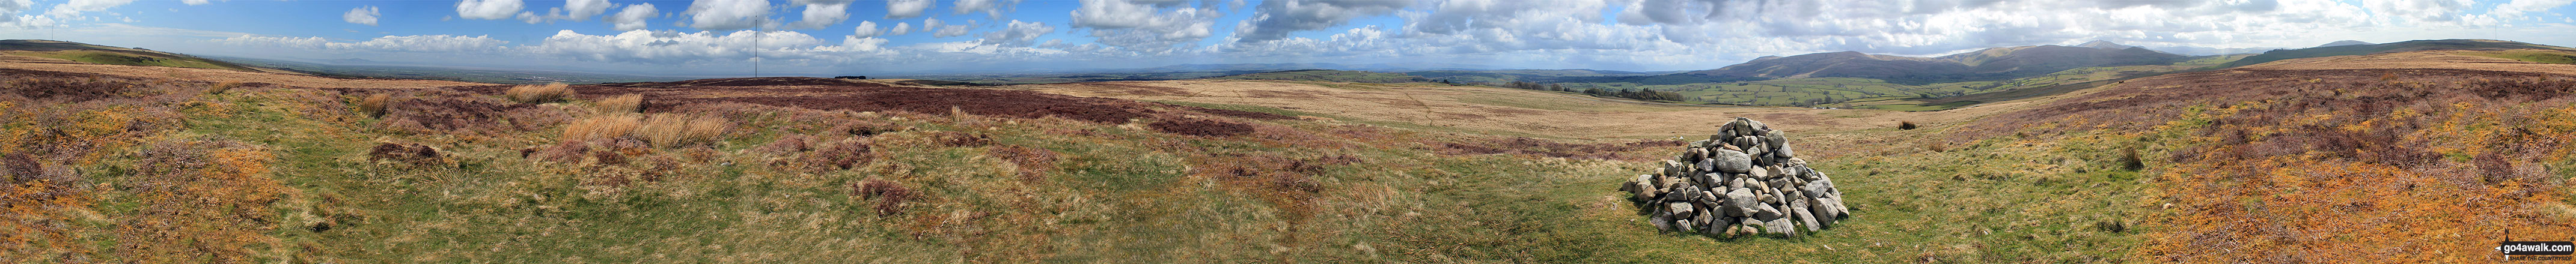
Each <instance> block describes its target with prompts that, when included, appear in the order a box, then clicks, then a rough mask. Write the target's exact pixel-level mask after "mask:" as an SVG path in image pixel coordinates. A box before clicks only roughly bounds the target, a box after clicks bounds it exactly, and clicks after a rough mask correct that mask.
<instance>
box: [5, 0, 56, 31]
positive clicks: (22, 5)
mask: <svg viewBox="0 0 2576 264" xmlns="http://www.w3.org/2000/svg"><path fill="white" fill-rule="evenodd" d="M35 5H36V3H35V2H33V1H28V0H0V25H5V26H10V27H35V26H43V25H46V24H52V23H51V20H50V19H46V21H44V22H42V23H41V24H37V23H32V22H38V21H30V20H37V17H35V16H26V15H21V16H16V17H11V16H9V14H17V13H18V12H20V11H26V10H27V9H29V8H34V7H35Z"/></svg>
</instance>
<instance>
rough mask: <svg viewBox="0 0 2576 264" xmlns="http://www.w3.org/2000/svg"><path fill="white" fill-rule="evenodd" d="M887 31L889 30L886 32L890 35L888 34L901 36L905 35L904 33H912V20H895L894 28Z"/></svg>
mask: <svg viewBox="0 0 2576 264" xmlns="http://www.w3.org/2000/svg"><path fill="white" fill-rule="evenodd" d="M887 31H888V32H886V35H888V36H901V35H903V34H912V22H894V29H890V30H887Z"/></svg>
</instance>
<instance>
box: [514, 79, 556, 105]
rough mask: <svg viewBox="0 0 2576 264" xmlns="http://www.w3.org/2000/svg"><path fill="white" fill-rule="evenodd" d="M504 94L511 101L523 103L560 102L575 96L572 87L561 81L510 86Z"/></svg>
mask: <svg viewBox="0 0 2576 264" xmlns="http://www.w3.org/2000/svg"><path fill="white" fill-rule="evenodd" d="M504 96H505V97H509V98H510V101H515V102H519V103H523V104H542V103H552V102H559V101H563V99H564V98H571V97H572V96H573V92H572V88H571V87H568V86H564V84H561V83H556V84H547V85H520V86H515V87H510V90H509V91H508V92H505V93H504Z"/></svg>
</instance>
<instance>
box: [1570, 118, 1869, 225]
mask: <svg viewBox="0 0 2576 264" xmlns="http://www.w3.org/2000/svg"><path fill="white" fill-rule="evenodd" d="M1782 134H1783V133H1782V132H1780V131H1779V130H1772V129H1771V128H1770V127H1768V126H1764V125H1762V122H1754V121H1753V120H1751V119H1745V118H1742V117H1738V118H1735V122H1730V123H1726V125H1725V126H1722V128H1719V129H1718V132H1717V134H1716V135H1709V136H1708V140H1700V141H1694V142H1691V144H1690V148H1689V149H1686V150H1684V151H1682V153H1681V155H1679V156H1677V157H1674V158H1673V159H1672V160H1665V161H1664V164H1663V165H1664V168H1663V171H1662V172H1659V173H1657V174H1646V175H1637V178H1636V179H1633V180H1629V181H1628V182H1627V183H1626V184H1625V185H1622V186H1619V189H1620V190H1623V191H1628V192H1630V193H1634V194H1636V195H1635V196H1634V197H1632V199H1635V200H1636V201H1637V202H1639V203H1641V204H1639V206H1640V207H1643V208H1645V209H1646V210H1647V211H1649V212H1651V213H1652V217H1653V222H1654V224H1655V228H1660V229H1663V230H1665V231H1673V232H1698V233H1703V234H1708V235H1712V236H1737V235H1755V234H1779V235H1785V236H1797V235H1798V228H1801V227H1803V228H1806V229H1807V231H1808V232H1815V231H1820V230H1823V229H1824V227H1826V226H1831V225H1833V224H1834V221H1835V220H1838V219H1842V218H1845V217H1849V216H1851V209H1850V208H1846V207H1843V202H1842V200H1843V193H1842V191H1841V190H1837V189H1835V188H1834V182H1833V181H1832V180H1829V179H1826V178H1825V174H1824V173H1822V172H1817V171H1816V170H1813V169H1808V168H1807V161H1806V160H1805V159H1799V158H1798V157H1797V156H1796V155H1795V153H1796V152H1795V151H1793V150H1792V149H1790V148H1789V145H1788V139H1789V138H1788V137H1786V136H1783V135H1782Z"/></svg>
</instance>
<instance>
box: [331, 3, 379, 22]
mask: <svg viewBox="0 0 2576 264" xmlns="http://www.w3.org/2000/svg"><path fill="white" fill-rule="evenodd" d="M376 14H378V13H376V6H363V7H358V8H352V9H349V12H348V13H342V14H340V20H345V21H349V23H350V24H366V25H369V26H374V25H376Z"/></svg>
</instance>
